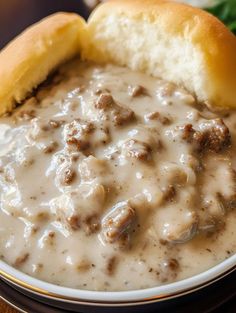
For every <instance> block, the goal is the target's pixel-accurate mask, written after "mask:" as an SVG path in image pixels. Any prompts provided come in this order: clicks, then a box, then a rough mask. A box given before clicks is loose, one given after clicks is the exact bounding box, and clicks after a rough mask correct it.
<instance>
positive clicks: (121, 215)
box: [102, 203, 136, 243]
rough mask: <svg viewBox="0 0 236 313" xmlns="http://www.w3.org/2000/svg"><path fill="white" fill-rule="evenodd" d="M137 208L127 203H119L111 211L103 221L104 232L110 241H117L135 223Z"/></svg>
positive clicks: (106, 238)
mask: <svg viewBox="0 0 236 313" xmlns="http://www.w3.org/2000/svg"><path fill="white" fill-rule="evenodd" d="M135 217H136V213H135V210H134V209H133V208H131V207H130V206H129V205H128V204H127V203H119V204H118V205H116V206H115V207H114V208H113V209H112V210H111V212H109V213H108V214H107V215H106V216H105V217H104V219H103V221H102V232H103V236H104V238H105V240H106V241H107V242H109V243H113V242H115V241H117V240H118V239H119V238H120V237H121V235H122V234H123V233H124V232H126V231H127V230H128V229H129V228H130V226H131V225H132V224H133V223H134V220H135Z"/></svg>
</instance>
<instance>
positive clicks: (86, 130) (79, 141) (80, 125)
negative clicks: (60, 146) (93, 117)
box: [64, 119, 94, 151]
mask: <svg viewBox="0 0 236 313" xmlns="http://www.w3.org/2000/svg"><path fill="white" fill-rule="evenodd" d="M93 131H94V125H93V124H92V123H89V122H85V121H81V120H78V119H76V120H74V121H73V122H71V123H69V124H67V125H65V129H64V132H65V140H66V143H67V144H68V145H69V146H73V147H75V148H76V149H77V150H79V151H84V150H86V149H87V148H88V147H89V141H88V135H89V134H91V133H92V132H93Z"/></svg>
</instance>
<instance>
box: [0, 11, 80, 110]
mask: <svg viewBox="0 0 236 313" xmlns="http://www.w3.org/2000/svg"><path fill="white" fill-rule="evenodd" d="M84 28H85V22H84V21H83V19H82V18H81V17H79V16H78V15H76V14H71V13H57V14H54V15H52V16H50V17H48V18H45V19H44V20H42V21H41V22H39V23H37V24H35V25H33V26H31V27H30V28H29V29H27V30H26V31H25V32H24V33H22V34H21V35H20V36H19V37H17V38H16V39H14V40H13V41H12V42H11V43H10V44H9V45H8V46H6V48H5V49H4V50H2V52H1V53H0V77H1V85H0V115H1V114H3V113H5V112H9V111H11V110H12V109H13V108H14V105H15V103H20V102H21V101H22V100H24V98H25V97H26V96H27V95H28V93H29V92H31V91H32V90H33V88H35V87H37V86H38V85H39V84H40V83H41V82H42V81H44V80H45V79H46V77H47V76H48V74H49V73H50V72H51V71H52V70H54V69H55V68H56V67H57V66H58V65H59V64H61V63H62V62H64V61H66V60H68V59H70V58H72V57H73V56H74V55H76V54H78V53H79V52H80V48H81V41H80V38H81V37H82V32H83V31H84ZM80 35H81V36H80Z"/></svg>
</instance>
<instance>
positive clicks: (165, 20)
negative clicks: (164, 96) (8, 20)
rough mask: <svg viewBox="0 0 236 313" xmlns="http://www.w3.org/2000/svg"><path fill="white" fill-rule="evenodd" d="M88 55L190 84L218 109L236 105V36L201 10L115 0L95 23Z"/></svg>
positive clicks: (140, 0) (174, 4) (158, 2)
mask: <svg viewBox="0 0 236 313" xmlns="http://www.w3.org/2000/svg"><path fill="white" fill-rule="evenodd" d="M88 26H89V29H88V31H89V38H90V42H89V45H87V44H86V47H85V48H86V49H85V52H84V57H85V58H88V59H91V60H95V61H99V62H114V63H116V64H119V65H125V66H128V67H130V68H131V69H133V70H140V71H143V72H146V73H148V74H151V75H153V76H155V77H161V78H163V79H165V80H168V81H170V82H174V83H176V84H178V85H181V86H184V87H185V88H186V89H188V90H189V91H190V92H192V93H194V94H195V95H196V96H197V98H198V100H199V101H203V102H206V104H207V105H209V106H212V107H214V108H226V107H233V108H234V107H236V37H235V36H234V35H233V34H232V33H231V32H230V31H229V30H228V29H227V28H226V26H224V25H223V24H222V23H221V22H220V21H219V20H218V19H217V18H215V17H213V16H212V15H211V14H209V13H207V12H205V11H202V10H201V9H198V8H194V7H191V6H188V5H186V4H181V3H177V2H171V1H161V0H110V1H108V2H106V3H104V4H103V5H101V6H99V7H98V8H97V9H96V10H95V11H94V13H93V14H92V16H91V17H90V19H89V24H88Z"/></svg>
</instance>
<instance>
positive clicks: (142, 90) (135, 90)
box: [129, 85, 148, 98]
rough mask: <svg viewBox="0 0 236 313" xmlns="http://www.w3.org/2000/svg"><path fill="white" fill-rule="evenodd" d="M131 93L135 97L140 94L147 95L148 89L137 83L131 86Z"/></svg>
mask: <svg viewBox="0 0 236 313" xmlns="http://www.w3.org/2000/svg"><path fill="white" fill-rule="evenodd" d="M129 94H130V96H131V97H133V98H135V97H140V96H147V95H148V91H147V89H146V88H145V87H143V86H140V85H137V86H134V87H130V89H129Z"/></svg>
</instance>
